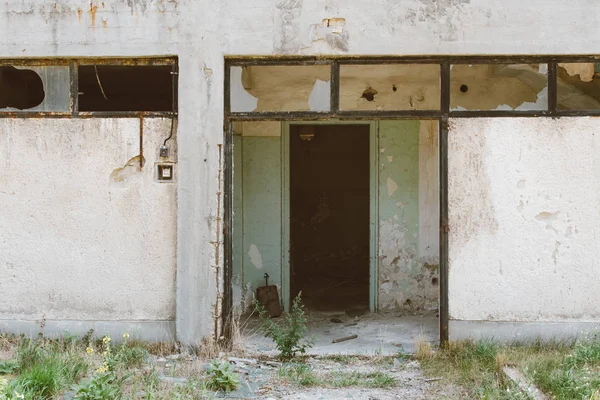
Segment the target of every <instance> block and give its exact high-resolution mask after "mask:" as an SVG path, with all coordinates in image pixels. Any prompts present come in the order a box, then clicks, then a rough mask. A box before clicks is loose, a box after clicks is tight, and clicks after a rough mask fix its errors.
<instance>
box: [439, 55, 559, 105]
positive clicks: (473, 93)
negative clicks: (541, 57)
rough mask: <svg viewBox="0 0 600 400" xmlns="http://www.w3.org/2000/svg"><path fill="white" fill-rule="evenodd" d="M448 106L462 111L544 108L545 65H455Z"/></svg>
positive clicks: (545, 101) (546, 88)
mask: <svg viewBox="0 0 600 400" xmlns="http://www.w3.org/2000/svg"><path fill="white" fill-rule="evenodd" d="M450 108H451V109H452V110H453V111H461V110H518V111H527V110H529V111H531V110H547V109H548V65H547V64H474V65H466V64H454V65H452V66H451V70H450Z"/></svg>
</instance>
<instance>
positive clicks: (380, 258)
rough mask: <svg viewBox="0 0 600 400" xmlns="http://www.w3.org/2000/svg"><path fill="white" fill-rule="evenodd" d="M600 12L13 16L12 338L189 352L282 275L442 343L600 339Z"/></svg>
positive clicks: (277, 10)
mask: <svg viewBox="0 0 600 400" xmlns="http://www.w3.org/2000/svg"><path fill="white" fill-rule="evenodd" d="M597 10H598V6H597V5H596V4H595V2H594V1H593V0H575V1H570V2H565V1H560V0H550V1H541V0H531V1H529V2H528V3H527V4H523V3H522V2H517V1H515V0H509V1H507V2H504V3H502V5H500V4H498V3H497V2H493V1H491V0H444V1H440V0H438V1H436V0H408V1H396V0H373V1H369V2H362V1H358V0H353V1H337V0H274V1H267V0H256V1H253V2H242V1H239V0H219V1H205V0H127V1H125V0H105V1H104V2H100V1H92V2H81V1H75V0H62V1H52V2H40V1H34V0H26V1H23V0H18V1H17V0H8V1H5V2H3V4H2V5H1V6H0V20H1V21H2V23H0V155H1V161H0V162H1V165H2V168H1V169H0V207H1V209H2V212H1V213H0V227H1V230H0V271H1V272H2V274H1V276H2V278H1V279H0V293H1V294H2V296H0V330H1V331H6V332H14V333H25V334H36V333H38V332H40V331H43V332H44V333H45V334H49V335H58V334H62V333H64V332H70V333H85V332H87V331H88V330H89V329H94V330H95V331H96V332H98V333H99V334H104V333H111V334H120V333H122V332H124V331H128V332H130V334H131V335H135V336H137V337H139V338H141V339H146V340H174V339H177V340H179V341H181V342H182V343H184V344H195V343H198V342H200V341H201V340H202V339H203V338H205V337H207V336H215V337H221V336H223V335H225V334H226V333H227V325H228V324H227V322H228V318H229V317H230V316H231V315H232V314H234V313H242V312H245V311H247V310H248V308H249V307H250V306H251V301H252V298H253V296H254V294H255V293H256V289H257V288H259V287H261V286H264V285H265V283H267V281H268V284H269V285H275V286H276V287H277V291H278V294H279V296H280V301H281V304H282V305H283V307H284V308H286V309H287V308H288V307H289V305H290V301H291V299H293V298H294V297H295V296H296V295H297V294H298V293H300V292H302V296H303V300H304V303H305V304H306V306H307V307H308V309H309V310H313V311H331V310H348V309H365V310H370V311H372V312H379V313H382V314H385V313H386V312H394V313H396V314H397V313H398V312H400V313H424V314H427V313H429V314H431V315H435V316H436V317H437V318H439V327H440V330H439V336H440V339H441V340H446V339H460V338H468V337H473V338H479V337H484V336H489V337H497V338H500V339H527V338H537V337H542V338H552V337H556V336H563V335H575V334H578V333H580V332H584V331H591V330H593V329H596V328H597V327H599V326H600V300H599V297H598V296H597V295H595V294H596V293H598V292H599V290H600V280H598V279H597V275H598V271H599V270H600V261H599V257H600V214H599V210H600V196H598V193H600V135H596V133H598V131H599V129H600V119H599V118H598V117H599V116H600V60H599V58H600V28H598V27H600V13H598V12H597ZM596 55H599V56H596Z"/></svg>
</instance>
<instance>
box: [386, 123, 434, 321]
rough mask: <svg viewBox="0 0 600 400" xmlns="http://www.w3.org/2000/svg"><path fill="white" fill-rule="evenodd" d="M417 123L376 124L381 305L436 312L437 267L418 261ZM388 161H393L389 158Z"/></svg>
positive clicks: (418, 130) (418, 126)
mask: <svg viewBox="0 0 600 400" xmlns="http://www.w3.org/2000/svg"><path fill="white" fill-rule="evenodd" d="M419 141H420V122H419V121H380V123H379V145H380V151H381V157H380V160H381V161H383V160H385V161H384V162H380V165H379V168H380V170H379V179H380V185H379V191H380V195H379V286H378V287H379V307H380V308H381V309H383V310H389V309H405V310H423V309H434V308H435V307H436V306H437V300H438V295H437V292H438V286H437V265H436V264H433V265H431V264H426V263H421V262H420V261H419V208H420V203H419V186H420V185H421V184H426V183H425V182H419V153H420V150H419V147H420V143H419ZM388 157H391V158H388Z"/></svg>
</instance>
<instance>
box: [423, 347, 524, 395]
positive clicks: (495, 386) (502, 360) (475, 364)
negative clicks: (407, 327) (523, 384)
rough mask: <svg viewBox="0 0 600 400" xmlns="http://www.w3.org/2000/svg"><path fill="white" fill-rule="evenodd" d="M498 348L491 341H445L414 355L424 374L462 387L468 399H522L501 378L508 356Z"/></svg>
mask: <svg viewBox="0 0 600 400" xmlns="http://www.w3.org/2000/svg"><path fill="white" fill-rule="evenodd" d="M499 350H500V347H499V345H498V344H496V343H494V342H493V341H491V340H482V341H478V342H473V341H464V342H448V343H447V344H446V345H445V346H444V347H442V348H441V349H439V350H438V351H433V349H431V351H425V352H418V353H417V355H416V358H417V359H418V360H419V361H420V363H421V366H422V367H423V370H424V372H425V373H426V374H427V375H429V376H433V377H443V378H445V379H446V380H448V381H450V382H453V383H455V384H458V385H460V386H462V387H463V388H465V389H466V390H467V392H468V393H469V395H470V398H480V399H521V398H523V397H522V394H520V392H519V391H518V390H516V389H515V388H512V387H511V384H510V383H507V382H504V380H503V379H502V374H501V371H500V369H501V368H502V366H504V365H505V364H506V362H507V358H506V355H505V354H504V353H503V352H500V351H499ZM511 389H512V390H511ZM525 398H526V397H525Z"/></svg>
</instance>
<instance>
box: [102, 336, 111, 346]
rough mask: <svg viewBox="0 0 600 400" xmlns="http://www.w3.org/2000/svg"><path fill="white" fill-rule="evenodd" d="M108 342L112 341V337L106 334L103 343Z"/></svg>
mask: <svg viewBox="0 0 600 400" xmlns="http://www.w3.org/2000/svg"><path fill="white" fill-rule="evenodd" d="M108 342H110V337H108V336H104V337H103V338H102V343H104V344H106V343H108Z"/></svg>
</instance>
